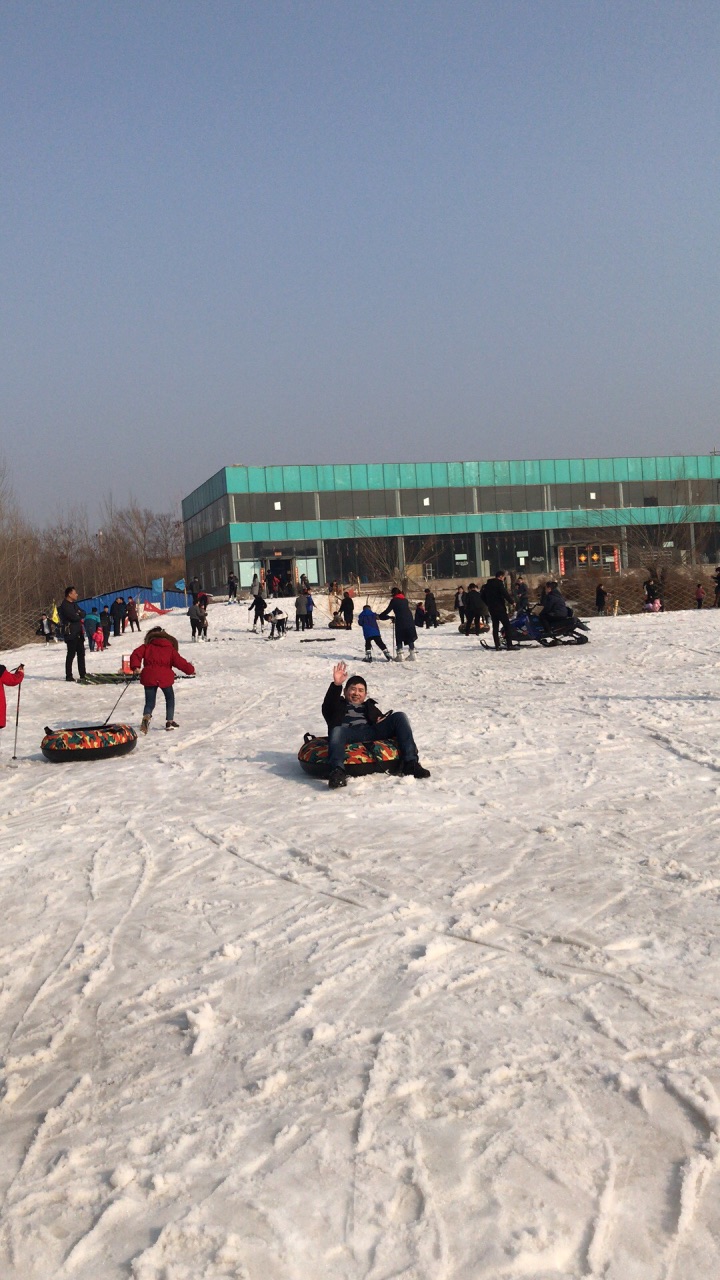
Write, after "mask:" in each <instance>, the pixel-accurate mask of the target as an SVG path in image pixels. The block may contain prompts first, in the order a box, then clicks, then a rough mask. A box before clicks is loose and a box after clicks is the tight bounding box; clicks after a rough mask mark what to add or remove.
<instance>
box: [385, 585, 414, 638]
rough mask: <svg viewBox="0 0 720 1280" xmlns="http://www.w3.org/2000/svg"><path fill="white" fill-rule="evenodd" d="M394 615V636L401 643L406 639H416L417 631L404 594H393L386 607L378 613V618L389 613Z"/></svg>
mask: <svg viewBox="0 0 720 1280" xmlns="http://www.w3.org/2000/svg"><path fill="white" fill-rule="evenodd" d="M391 613H394V615H395V636H396V639H397V640H399V641H400V642H401V643H402V644H404V643H405V642H406V641H408V640H412V641H413V643H414V642H415V640H417V631H416V630H415V623H414V622H413V616H412V611H411V609H410V605H409V604H408V602H407V600H406V599H405V596H403V595H399V596H393V598H392V600H391V601H390V603H389V605H388V607H387V609H385V610H384V611H383V612H382V613H379V614H378V618H389V617H390V614H391Z"/></svg>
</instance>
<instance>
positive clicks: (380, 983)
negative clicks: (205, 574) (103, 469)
mask: <svg viewBox="0 0 720 1280" xmlns="http://www.w3.org/2000/svg"><path fill="white" fill-rule="evenodd" d="M318 623H319V624H320V625H319V626H318V629H316V630H315V631H314V632H313V633H311V634H312V636H313V638H317V637H321V636H322V637H324V638H326V637H329V636H334V638H333V640H332V641H331V642H330V643H311V644H303V643H301V639H303V638H305V639H308V638H310V637H309V636H307V637H301V636H300V635H297V634H295V632H294V631H293V632H292V633H291V634H290V635H289V636H288V637H287V638H286V639H283V640H280V641H276V642H273V643H269V642H267V640H266V639H265V638H264V637H261V636H260V634H257V635H253V634H251V633H249V632H248V631H247V612H246V609H245V608H244V607H242V606H240V607H238V606H234V605H233V606H225V605H216V606H214V607H211V609H210V635H211V640H210V642H209V643H207V644H195V645H191V644H190V643H189V635H188V634H187V633H188V632H189V623H188V620H187V618H185V617H184V616H177V617H173V618H171V619H168V626H170V629H171V630H177V632H178V634H179V636H180V638H181V642H182V648H183V650H184V652H185V654H186V655H187V656H188V657H189V658H191V659H192V660H193V661H195V662H196V664H197V670H198V676H197V679H196V680H194V681H193V680H187V681H178V684H177V685H176V691H177V713H176V718H177V719H178V721H179V722H180V729H179V730H177V731H175V732H174V733H172V734H169V733H165V731H164V728H163V727H162V726H163V724H164V715H163V714H162V712H163V710H164V708H163V705H162V697H161V698H160V701H159V704H158V708H157V712H156V716H155V718H154V720H153V724H152V728H151V731H150V733H149V735H148V736H147V738H141V739H140V741H139V743H138V746H137V748H136V750H135V751H134V752H132V753H131V754H130V755H128V756H125V757H123V758H121V759H115V760H108V761H104V762H96V763H80V764H66V765H52V764H49V763H46V762H45V761H44V760H43V758H42V756H41V754H40V751H39V744H40V739H41V737H42V730H43V726H44V725H45V724H50V725H53V726H67V725H71V724H73V723H74V724H88V723H93V722H95V723H97V722H100V721H102V720H103V719H104V718H105V717H106V715H107V714H108V712H109V711H110V709H111V707H112V703H113V701H114V699H115V697H116V696H117V693H118V692H119V690H116V689H114V688H112V687H108V686H92V687H79V686H76V685H69V684H66V683H65V682H64V679H63V675H64V672H63V665H64V656H65V649H64V646H63V645H51V646H49V648H48V649H47V650H45V649H43V648H42V647H39V646H32V647H28V648H27V649H25V650H23V651H20V652H19V653H18V652H17V651H16V652H14V653H11V654H7V653H6V654H4V655H0V657H2V660H3V661H5V662H6V663H7V664H8V665H15V664H16V663H17V662H18V661H20V659H21V658H22V659H24V660H25V662H26V664H27V678H26V680H25V683H24V684H23V686H22V698H21V707H20V734H19V740H18V757H19V764H18V767H17V768H15V769H12V768H10V767H6V768H3V769H2V770H0V813H1V814H2V819H1V821H2V837H1V842H2V860H1V865H2V876H3V888H4V911H3V930H2V940H1V946H2V960H3V975H2V988H1V994H0V1007H1V1010H2V1018H1V1020H0V1034H1V1037H2V1073H3V1082H2V1101H1V1102H0V1125H1V1133H0V1137H1V1141H2V1146H1V1148H0V1150H1V1152H2V1155H1V1159H0V1174H1V1179H2V1218H1V1219H0V1226H1V1233H0V1275H2V1277H3V1280H51V1278H52V1280H56V1278H57V1280H65V1278H72V1280H121V1278H122V1277H124V1278H127V1277H131V1278H132V1280H230V1278H232V1280H256V1278H257V1280H390V1278H391V1277H408V1278H412V1280H480V1278H490V1280H520V1278H521V1277H532V1278H533V1280H580V1278H583V1280H709V1278H710V1277H715V1276H718V1275H720V931H719V928H718V923H719V918H720V866H719V865H718V827H719V825H720V721H719V719H718V712H719V711H720V688H719V685H720V681H719V676H720V660H719V658H718V654H719V652H720V644H719V643H718V627H719V626H720V614H718V613H716V612H713V611H711V610H707V611H703V612H698V613H695V612H693V613H686V614H668V615H660V616H654V617H633V618H620V619H614V618H607V619H598V620H597V621H593V622H592V624H591V643H590V644H589V645H585V646H584V647H582V648H557V649H550V650H541V649H537V648H534V649H527V650H524V651H522V652H521V653H516V654H508V653H499V654H495V653H488V652H486V651H484V650H483V649H482V648H481V647H480V645H479V643H478V641H477V639H475V638H472V639H465V638H464V637H462V636H460V635H458V633H457V630H456V628H455V626H451V625H447V626H444V627H441V628H440V629H439V630H437V631H434V632H432V633H425V634H423V635H422V636H421V639H420V642H419V657H418V661H417V662H416V663H415V664H414V665H411V664H409V663H403V664H402V665H401V664H392V665H391V664H385V663H380V662H378V661H375V662H373V664H372V666H367V667H362V666H360V667H358V666H357V663H358V660H359V658H360V657H361V654H362V641H361V637H360V635H359V632H358V631H357V629H354V630H353V631H352V632H351V633H349V634H343V633H333V632H331V631H328V630H327V629H324V627H323V623H324V619H323V618H322V617H319V618H318ZM146 625H149V624H146ZM266 634H267V633H266ZM386 635H387V638H388V641H389V639H390V633H389V632H386ZM131 647H132V641H131V640H130V638H129V637H128V636H126V637H124V639H123V641H122V642H118V641H115V642H114V643H113V646H112V648H111V649H110V651H109V652H108V653H105V654H103V655H95V656H93V655H90V656H89V659H88V662H89V666H90V669H91V670H106V671H110V670H114V669H116V668H117V666H118V665H119V663H118V659H119V656H120V653H121V652H122V651H123V650H124V651H125V652H126V653H127V652H130V649H131ZM339 659H344V660H345V661H346V662H347V663H348V664H349V667H350V670H351V671H352V670H353V669H358V670H360V671H362V672H363V673H364V674H367V675H368V677H369V680H370V691H371V694H372V695H374V696H375V697H376V698H377V700H378V702H379V704H380V706H381V707H382V708H383V709H385V710H390V709H394V710H404V711H406V712H407V713H408V715H409V716H410V719H411V722H412V725H413V728H414V730H415V736H416V738H417V741H418V744H419V747H420V758H421V761H422V762H423V763H424V764H425V765H427V767H428V768H430V769H431V771H432V777H431V779H430V780H429V781H416V780H415V779H413V778H399V777H387V776H376V777H366V778H360V779H356V780H351V781H350V783H349V785H348V787H347V789H346V790H344V791H335V792H331V791H329V790H328V788H327V786H326V784H325V783H323V782H320V781H317V780H315V779H312V778H309V777H308V776H307V775H305V774H304V773H302V772H301V770H300V768H299V765H298V763H297V759H296V755H297V751H298V748H299V746H300V744H301V742H302V736H303V733H304V731H306V730H311V731H315V732H320V731H321V730H322V727H323V726H322V720H321V716H320V704H321V701H322V697H323V694H324V692H325V689H326V687H327V684H328V682H329V680H330V677H331V668H332V663H333V661H337V660H339ZM8 709H9V724H8V728H7V729H6V730H4V732H3V733H2V735H0V737H1V738H2V758H3V759H4V760H5V762H6V764H7V762H8V759H9V757H10V755H11V754H12V741H13V731H14V712H15V691H14V690H13V689H9V690H8ZM141 711H142V694H141V691H140V690H139V689H138V688H137V687H135V686H133V687H131V688H130V689H129V690H128V692H127V693H126V694H125V695H124V697H123V700H122V702H121V703H120V706H119V707H118V710H117V712H116V713H115V715H114V717H113V718H114V719H124V720H128V721H129V722H131V723H133V724H135V725H136V726H137V725H139V721H140V715H141Z"/></svg>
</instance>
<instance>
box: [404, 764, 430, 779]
mask: <svg viewBox="0 0 720 1280" xmlns="http://www.w3.org/2000/svg"><path fill="white" fill-rule="evenodd" d="M402 771H403V773H404V774H405V776H406V777H410V778H429V777H430V770H429V769H423V767H422V765H421V763H420V761H419V760H406V761H405V763H404V765H403V767H402Z"/></svg>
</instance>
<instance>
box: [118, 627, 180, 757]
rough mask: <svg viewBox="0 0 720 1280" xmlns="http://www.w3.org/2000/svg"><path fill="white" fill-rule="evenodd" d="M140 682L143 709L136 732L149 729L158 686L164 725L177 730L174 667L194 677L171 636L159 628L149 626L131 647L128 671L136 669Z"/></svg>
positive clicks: (144, 731) (143, 731)
mask: <svg viewBox="0 0 720 1280" xmlns="http://www.w3.org/2000/svg"><path fill="white" fill-rule="evenodd" d="M141 667H142V673H141V675H140V683H141V685H142V686H143V688H144V690H145V707H144V709H143V717H142V723H141V725H140V732H141V733H147V731H148V729H149V728H150V721H151V719H152V713H153V711H154V710H155V701H156V699H157V691H158V689H162V691H163V694H164V696H165V728H166V729H168V730H170V729H177V728H178V723H177V721H176V720H175V718H174V717H175V690H174V689H173V684H174V683H175V671H174V670H173V668H175V669H176V670H178V671H183V672H184V673H185V675H186V676H194V675H195V668H194V666H193V665H192V663H191V662H186V660H185V658H183V657H181V656H180V654H179V653H178V642H177V640H176V639H175V637H174V636H171V635H169V634H168V632H167V631H164V630H163V628H162V627H151V628H150V630H149V631H148V633H147V636H146V639H145V644H141V645H140V647H139V648H137V649H133V652H132V653H131V654H130V669H131V671H140V668H141Z"/></svg>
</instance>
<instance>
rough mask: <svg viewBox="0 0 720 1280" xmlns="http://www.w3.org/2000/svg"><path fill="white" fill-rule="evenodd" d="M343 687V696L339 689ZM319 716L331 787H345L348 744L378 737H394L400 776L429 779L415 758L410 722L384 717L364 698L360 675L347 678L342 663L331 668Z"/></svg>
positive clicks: (393, 715)
mask: <svg viewBox="0 0 720 1280" xmlns="http://www.w3.org/2000/svg"><path fill="white" fill-rule="evenodd" d="M343 684H345V692H344V695H343V689H342V686H343ZM322 713H323V716H324V718H325V721H326V723H327V727H328V760H329V764H330V779H329V782H328V785H329V786H330V787H332V788H336V787H345V786H347V774H346V772H345V768H344V765H345V748H346V746H347V745H348V743H350V742H377V740H378V739H379V738H395V739H396V741H397V744H398V749H399V751H400V757H401V759H402V771H403V773H406V774H410V775H412V777H413V778H429V777H430V771H429V769H424V768H423V767H422V765H421V764H420V761H419V759H418V749H417V747H416V745H415V739H414V738H413V734H412V729H411V728H410V721H409V720H408V718H407V716H406V715H405V714H404V713H403V712H402V711H388V712H387V714H386V715H383V713H382V711H381V710H380V708H379V707H378V705H377V703H376V702H375V701H374V699H372V698H368V696H367V684H366V683H365V680H364V679H363V677H362V676H350V678H349V679H348V676H347V667H346V666H345V663H344V662H338V663H337V664H336V666H335V667H333V678H332V684H331V685H330V688H329V689H328V691H327V693H326V694H325V699H324V701H323V704H322Z"/></svg>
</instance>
